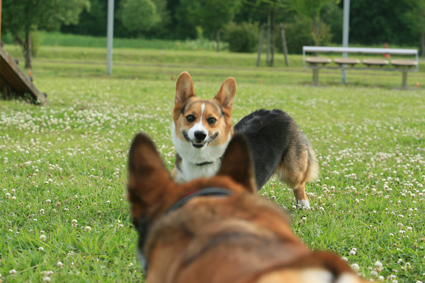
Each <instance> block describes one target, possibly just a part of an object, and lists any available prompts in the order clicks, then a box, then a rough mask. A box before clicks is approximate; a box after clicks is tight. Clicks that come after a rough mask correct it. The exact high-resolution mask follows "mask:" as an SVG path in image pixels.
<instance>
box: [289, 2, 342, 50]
mask: <svg viewBox="0 0 425 283" xmlns="http://www.w3.org/2000/svg"><path fill="white" fill-rule="evenodd" d="M338 3H339V0H288V4H289V6H290V7H291V8H292V9H293V10H295V11H296V12H297V14H298V15H300V16H302V17H305V18H308V19H311V20H312V22H313V40H314V44H315V45H320V43H321V41H322V39H323V37H324V36H326V33H327V32H326V29H328V28H327V27H326V25H325V24H324V22H323V19H322V17H323V14H322V13H321V12H322V10H323V9H324V8H325V7H327V6H328V7H329V5H335V4H338ZM341 24H342V23H341Z"/></svg>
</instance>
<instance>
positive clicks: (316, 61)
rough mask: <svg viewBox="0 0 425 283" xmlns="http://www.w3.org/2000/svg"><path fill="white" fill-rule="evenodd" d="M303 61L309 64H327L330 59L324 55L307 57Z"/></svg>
mask: <svg viewBox="0 0 425 283" xmlns="http://www.w3.org/2000/svg"><path fill="white" fill-rule="evenodd" d="M305 61H306V62H307V63H309V64H328V63H330V62H332V60H331V59H329V58H324V57H309V58H307V59H305Z"/></svg>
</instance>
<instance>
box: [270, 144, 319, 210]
mask: <svg viewBox="0 0 425 283" xmlns="http://www.w3.org/2000/svg"><path fill="white" fill-rule="evenodd" d="M275 173H276V174H277V176H278V177H279V178H280V180H282V181H283V182H285V183H286V184H288V186H289V187H290V188H291V189H292V190H293V191H294V195H295V202H296V204H297V205H299V206H300V208H302V209H310V203H309V201H308V197H307V195H306V193H305V183H306V182H307V181H312V180H314V178H315V177H316V176H317V163H316V160H315V156H314V152H313V151H312V150H311V148H310V147H309V144H308V142H303V143H298V144H292V145H290V146H289V147H288V150H287V151H286V152H285V153H284V154H283V156H282V160H281V162H280V164H279V165H278V166H277V168H276V170H275Z"/></svg>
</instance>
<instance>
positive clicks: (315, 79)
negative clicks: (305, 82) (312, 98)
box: [313, 69, 319, 85]
mask: <svg viewBox="0 0 425 283" xmlns="http://www.w3.org/2000/svg"><path fill="white" fill-rule="evenodd" d="M318 84H319V69H313V85H318Z"/></svg>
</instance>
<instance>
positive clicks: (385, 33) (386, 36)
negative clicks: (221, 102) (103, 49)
mask: <svg viewBox="0 0 425 283" xmlns="http://www.w3.org/2000/svg"><path fill="white" fill-rule="evenodd" d="M342 8H343V3H342V1H341V0H233V1H227V0H115V20H114V36H115V37H123V38H131V37H144V38H159V39H179V40H184V39H197V38H199V39H202V38H205V39H209V40H216V41H217V49H218V43H219V42H220V40H224V41H227V42H229V49H230V50H231V51H236V52H250V51H254V49H255V48H257V47H258V36H259V26H261V25H263V24H266V25H268V26H269V28H270V29H271V35H272V36H271V38H272V39H271V41H272V42H273V41H274V40H275V39H276V42H280V39H279V38H276V37H279V36H280V33H279V32H276V31H277V28H276V26H277V25H278V24H280V23H284V24H285V26H286V35H287V43H288V50H289V52H290V53H299V52H301V47H302V46H303V45H327V44H330V43H337V44H340V43H341V41H342ZM106 11H107V1H105V0H43V1H41V0H20V1H15V0H3V22H2V32H9V33H11V34H12V35H13V36H14V38H15V41H16V42H17V43H18V44H21V45H22V46H23V49H24V53H25V54H26V56H25V57H26V61H27V62H26V66H27V67H29V68H30V67H31V52H30V51H29V50H31V49H32V47H31V46H32V45H33V44H31V38H32V37H31V34H32V33H33V32H34V31H36V30H47V31H57V30H60V31H61V32H63V33H73V34H83V35H92V36H105V35H106ZM385 42H387V43H389V44H390V45H391V44H395V45H400V46H403V45H405V46H406V45H407V46H418V47H419V48H420V49H421V53H422V56H425V54H424V53H425V0H400V1H399V0H380V1H369V0H355V1H351V7H350V43H351V44H352V43H354V44H363V45H374V44H383V43H385ZM273 46H274V44H273ZM277 47H278V49H279V44H277Z"/></svg>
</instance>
